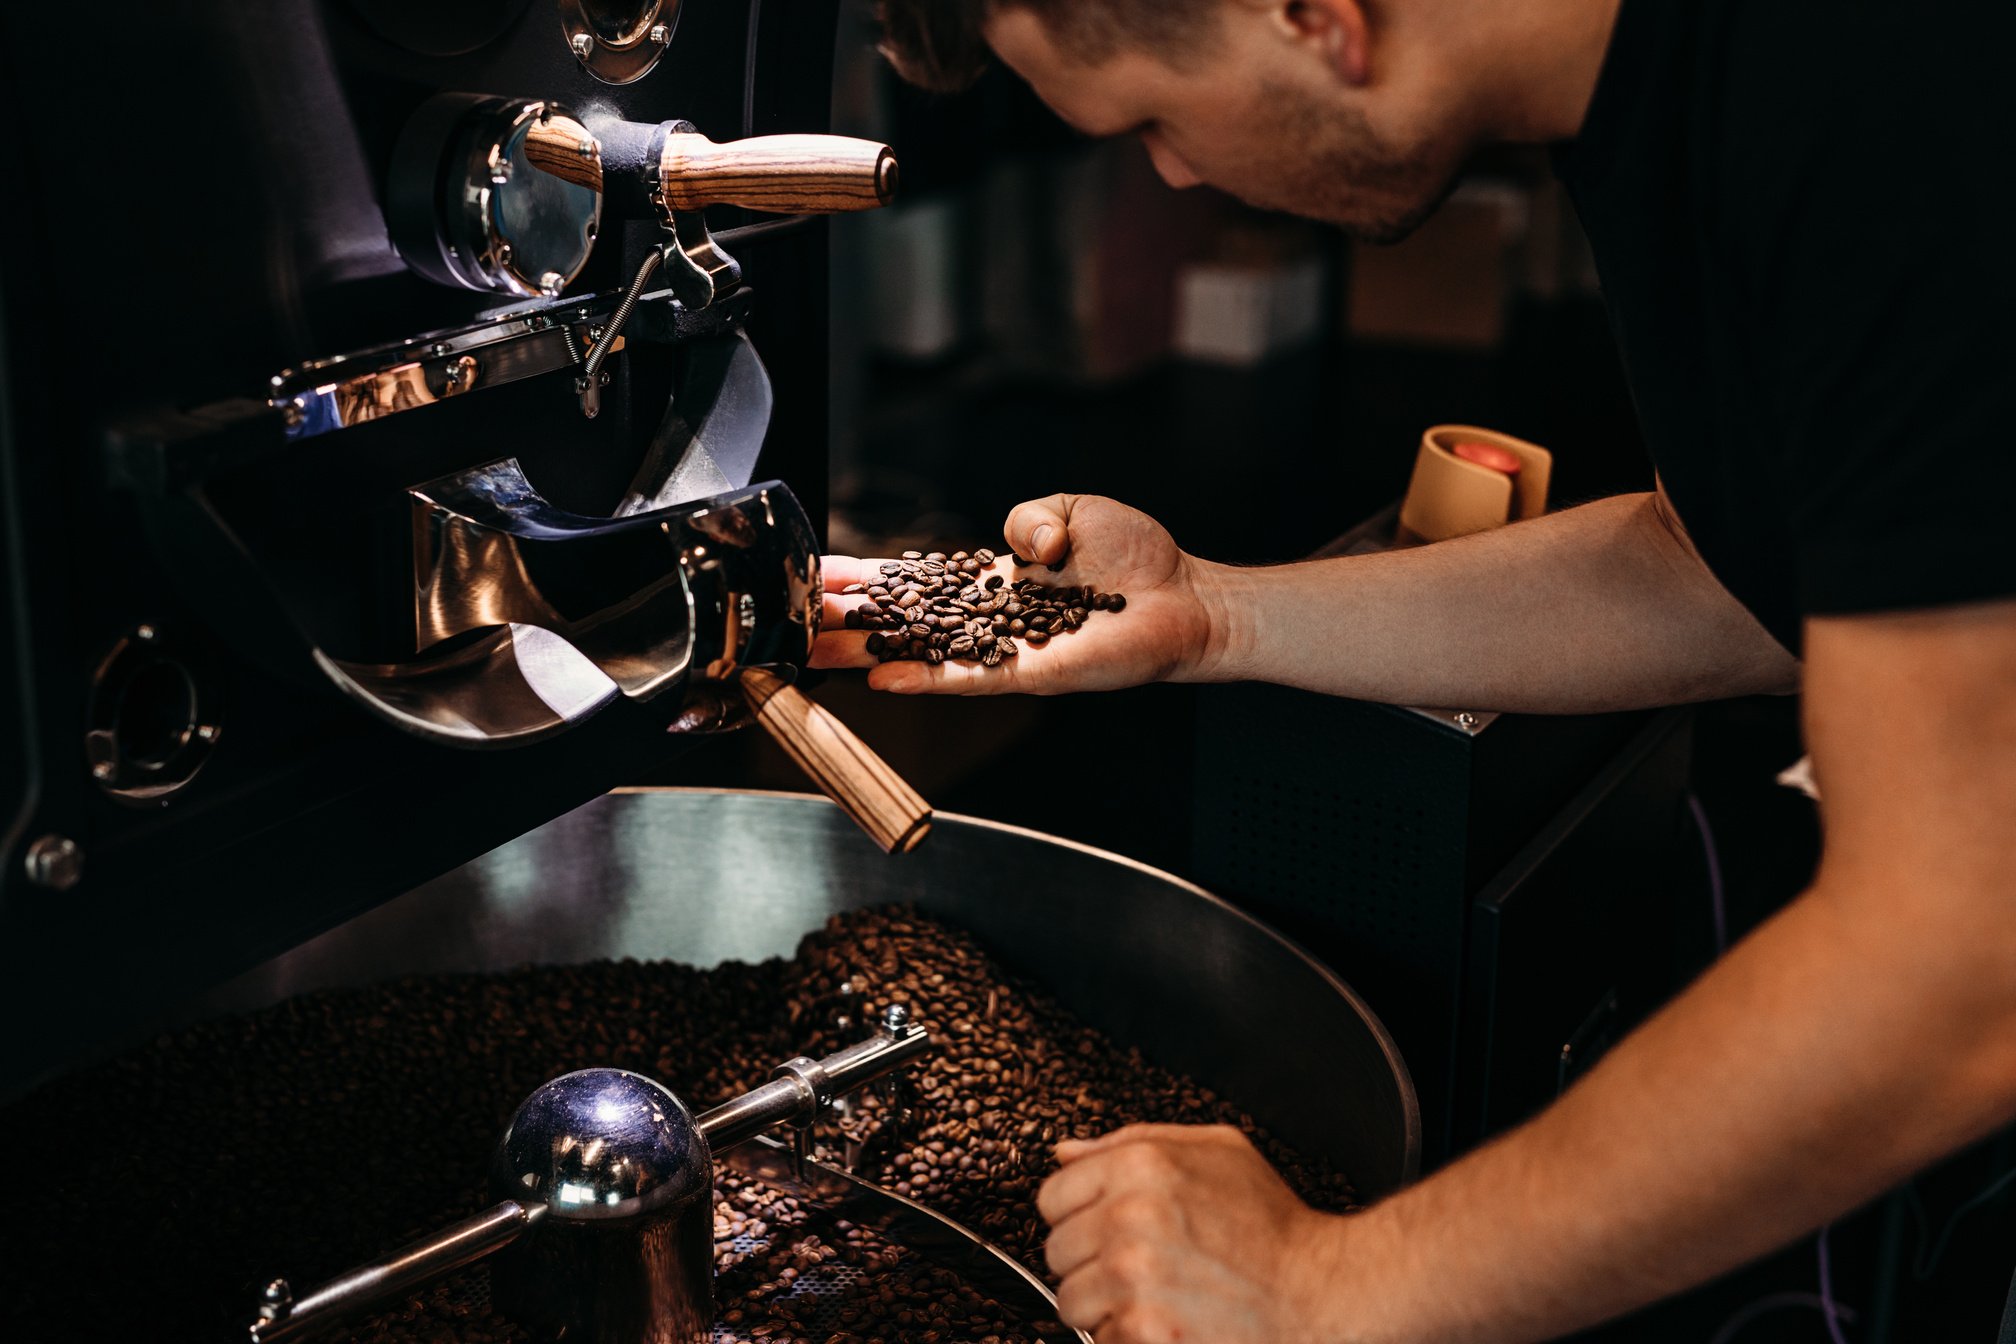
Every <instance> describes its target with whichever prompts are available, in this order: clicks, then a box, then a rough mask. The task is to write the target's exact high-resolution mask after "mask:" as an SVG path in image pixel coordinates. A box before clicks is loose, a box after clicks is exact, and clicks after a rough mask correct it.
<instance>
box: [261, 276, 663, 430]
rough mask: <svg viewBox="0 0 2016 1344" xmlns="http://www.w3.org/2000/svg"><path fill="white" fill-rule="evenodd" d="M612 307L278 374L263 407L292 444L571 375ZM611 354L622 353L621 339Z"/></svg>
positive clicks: (582, 308) (586, 303)
mask: <svg viewBox="0 0 2016 1344" xmlns="http://www.w3.org/2000/svg"><path fill="white" fill-rule="evenodd" d="M615 307H616V300H615V299H614V298H601V297H596V298H590V299H586V300H583V301H580V302H577V303H567V304H556V305H547V306H545V307H543V308H541V309H540V310H538V311H532V312H520V313H515V314H502V315H499V316H497V317H495V318H493V319H492V320H490V321H488V322H484V323H480V324H478V325H476V326H472V327H466V328H462V329H460V330H456V331H440V332H430V333H428V334H426V335H422V336H415V337H412V338H411V339H409V340H404V341H399V342H396V343H394V344H392V345H386V346H379V347H377V348H375V349H371V350H362V351H358V352H356V353H354V354H349V355H340V356H337V357H335V358H331V359H321V360H316V361H314V362H312V363H308V364H303V365H301V366H299V367H298V368H293V369H288V370H286V371H284V372H282V373H279V374H276V375H275V376H274V377H273V378H272V380H271V381H270V383H269V385H268V400H269V403H270V404H271V405H273V406H274V407H276V408H278V409H279V410H280V411H281V412H282V414H283V415H284V416H285V417H286V422H287V437H288V438H290V439H306V438H313V437H315V436H316V435H319V434H327V433H329V432H330V431H332V430H337V429H345V428H348V427H349V426H351V425H361V424H368V423H370V422H371V421H373V420H382V419H384V418H385V417H386V416H388V415H397V414H399V413H400V412H402V411H412V410H418V409H420V408H421V407H424V406H432V405H434V404H435V403H436V402H440V401H445V400H447V399H449V398H450V397H459V396H464V395H466V394H468V393H470V392H474V391H477V390H479V389H482V388H490V387H502V386H503V385H505V384H507V383H515V382H517V381H519V380H520V379H523V378H534V377H537V376H538V375H540V374H542V373H554V372H557V371H558V370H561V369H566V368H572V367H573V366H574V365H576V364H579V363H580V362H581V352H582V351H583V350H586V349H587V348H588V346H589V344H590V341H589V338H588V333H589V331H590V330H591V329H593V328H594V327H596V326H598V325H600V324H601V323H602V322H603V321H605V320H606V319H607V317H608V315H609V314H610V313H611V312H612V311H613V310H614V309H615ZM614 348H615V349H616V350H621V349H622V348H623V341H622V338H621V337H618V338H617V340H616V342H615V346H614Z"/></svg>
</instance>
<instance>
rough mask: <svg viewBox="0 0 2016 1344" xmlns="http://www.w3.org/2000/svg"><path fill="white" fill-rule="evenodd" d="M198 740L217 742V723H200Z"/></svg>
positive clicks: (197, 729) (197, 734) (197, 733)
mask: <svg viewBox="0 0 2016 1344" xmlns="http://www.w3.org/2000/svg"><path fill="white" fill-rule="evenodd" d="M196 740H197V741H199V742H215V741H216V740H217V725H216V724H214V723H204V724H198V725H197V728H196Z"/></svg>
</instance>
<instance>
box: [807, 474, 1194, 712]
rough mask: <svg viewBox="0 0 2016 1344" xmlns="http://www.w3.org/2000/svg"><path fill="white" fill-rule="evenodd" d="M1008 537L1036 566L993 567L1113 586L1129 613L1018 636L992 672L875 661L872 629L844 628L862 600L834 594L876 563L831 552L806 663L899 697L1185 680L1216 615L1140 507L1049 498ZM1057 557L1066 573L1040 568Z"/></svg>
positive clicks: (1005, 561) (1109, 589) (1186, 564)
mask: <svg viewBox="0 0 2016 1344" xmlns="http://www.w3.org/2000/svg"><path fill="white" fill-rule="evenodd" d="M1004 535H1005V538H1006V540H1007V543H1008V546H1009V548H1010V550H1011V551H1013V552H1014V553H1015V554H1018V555H1022V556H1026V557H1028V558H1030V559H1033V560H1036V561H1038V562H1039V564H1038V566H1037V567H1036V568H1033V569H1020V570H1018V569H1016V568H1015V566H1014V564H1013V562H1012V561H1011V560H1010V559H1009V558H1008V557H1007V556H1002V557H1001V558H999V559H997V560H996V561H995V563H994V565H993V567H992V568H991V569H990V571H989V572H990V573H999V574H1003V575H1006V576H1007V577H1009V578H1010V579H1016V578H1025V579H1026V578H1034V579H1036V580H1037V581H1038V582H1040V583H1042V584H1043V585H1044V586H1046V587H1052V586H1055V587H1073V588H1084V587H1090V588H1094V589H1097V590H1098V591H1099V592H1102V593H1119V594H1121V595H1123V596H1125V597H1126V599H1127V608H1126V610H1124V611H1118V612H1094V613H1093V614H1092V615H1091V617H1090V618H1089V619H1088V620H1087V621H1086V622H1085V624H1084V625H1083V626H1082V627H1080V628H1079V629H1078V630H1077V631H1075V632H1073V633H1071V634H1065V635H1059V636H1057V637H1056V638H1054V639H1052V640H1050V641H1049V642H1048V643H1047V644H1043V645H1041V646H1032V645H1029V644H1027V643H1024V644H1023V645H1022V651H1021V655H1020V656H1019V657H1016V658H1011V659H1008V660H1007V661H1005V662H1003V663H1002V664H1001V665H1000V666H998V667H983V666H981V665H979V664H977V663H955V662H947V663H943V664H940V665H937V666H932V665H930V664H926V663H911V662H895V663H882V664H879V665H878V664H877V662H876V659H875V656H874V655H873V654H870V653H869V652H868V649H867V640H868V636H867V635H866V634H865V633H864V632H861V631H858V630H846V629H843V628H842V622H843V621H844V619H845V616H846V612H847V610H848V608H850V607H854V606H860V605H863V604H865V603H866V602H867V600H868V599H866V598H863V597H858V596H844V595H842V593H841V590H842V589H843V588H846V587H848V586H849V585H851V584H855V583H869V582H874V581H876V580H877V579H878V578H879V576H880V572H881V570H880V566H881V564H882V563H883V562H882V561H880V560H871V559H856V558H854V557H851V556H828V557H826V560H825V576H826V609H825V620H824V622H823V628H824V630H825V631H826V633H823V634H821V635H820V636H819V642H818V645H817V647H816V648H815V649H814V650H813V654H812V665H813V666H814V667H868V668H873V669H874V670H873V671H872V672H870V673H869V675H868V684H869V685H870V686H872V687H874V688H875V689H877V690H883V691H893V692H896V693H898V694H913V695H914V694H940V695H998V694H1006V693H1010V692H1021V693H1024V694H1030V695H1059V694H1063V693H1066V692H1071V691H1110V690H1118V689H1120V688H1122V687H1126V686H1138V685H1141V684H1142V683H1144V682H1150V681H1165V680H1182V679H1184V678H1186V677H1187V676H1188V675H1190V674H1191V673H1193V672H1194V671H1195V669H1196V668H1197V667H1198V666H1199V665H1200V664H1201V662H1202V661H1203V659H1204V658H1205V656H1206V653H1207V651H1208V648H1209V645H1210V642H1211V641H1210V635H1211V621H1210V614H1209V608H1208V604H1207V602H1206V600H1205V598H1204V596H1203V593H1202V591H1201V590H1202V585H1201V584H1200V582H1199V579H1200V576H1201V572H1202V570H1203V569H1204V566H1203V565H1202V563H1201V562H1199V561H1198V560H1196V559H1194V558H1193V557H1191V556H1188V555H1186V554H1184V553H1183V551H1182V550H1181V549H1180V548H1178V547H1177V545H1176V542H1175V540H1174V539H1173V538H1172V537H1170V535H1169V533H1168V531H1167V530H1165V529H1164V528H1163V527H1162V525H1161V524H1160V523H1158V522H1156V521H1155V520H1154V519H1153V518H1150V517H1149V516H1148V515H1147V514H1145V513H1142V512H1141V511H1140V510H1138V509H1130V508H1128V507H1127V506H1126V505H1125V504H1121V503H1119V502H1117V501H1115V500H1111V499H1105V498H1102V497H1100V496H1098V495H1052V496H1050V497H1049V498H1047V499H1041V500H1034V501H1031V502H1030V503H1027V504H1023V505H1020V506H1019V507H1017V508H1016V509H1015V511H1014V512H1013V513H1011V514H1009V515H1008V524H1007V527H1006V528H1005V529H1004ZM1060 557H1061V558H1062V559H1063V562H1064V564H1063V568H1062V569H1060V570H1058V571H1057V572H1056V573H1052V572H1050V571H1049V570H1048V569H1047V568H1046V567H1045V566H1047V565H1050V564H1055V563H1057V561H1058V560H1059V559H1060Z"/></svg>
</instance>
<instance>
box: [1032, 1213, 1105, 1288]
mask: <svg viewBox="0 0 2016 1344" xmlns="http://www.w3.org/2000/svg"><path fill="white" fill-rule="evenodd" d="M1106 1241H1107V1229H1106V1228H1105V1227H1104V1226H1103V1224H1102V1220H1101V1219H1100V1218H1099V1217H1098V1216H1097V1215H1094V1214H1088V1215H1087V1216H1085V1217H1077V1218H1067V1219H1065V1220H1064V1222H1063V1223H1062V1224H1061V1225H1060V1226H1059V1227H1057V1228H1056V1229H1055V1230H1054V1231H1052V1232H1051V1233H1050V1238H1049V1240H1048V1241H1046V1242H1044V1243H1043V1258H1044V1259H1045V1260H1046V1261H1048V1262H1049V1264H1050V1272H1051V1273H1053V1274H1055V1275H1056V1276H1057V1277H1058V1278H1060V1279H1068V1278H1070V1277H1071V1275H1072V1274H1074V1273H1076V1272H1077V1271H1078V1270H1080V1269H1082V1268H1084V1267H1085V1266H1086V1265H1087V1264H1089V1263H1091V1262H1092V1261H1093V1260H1094V1259H1096V1258H1097V1257H1098V1255H1099V1249H1100V1247H1102V1246H1103V1245H1105V1244H1106Z"/></svg>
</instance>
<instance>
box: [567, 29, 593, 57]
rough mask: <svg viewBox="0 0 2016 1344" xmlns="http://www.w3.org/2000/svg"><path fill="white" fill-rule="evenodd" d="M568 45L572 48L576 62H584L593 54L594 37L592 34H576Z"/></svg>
mask: <svg viewBox="0 0 2016 1344" xmlns="http://www.w3.org/2000/svg"><path fill="white" fill-rule="evenodd" d="M568 45H569V46H571V47H573V48H574V56H575V58H576V59H577V60H582V61H585V60H587V59H588V58H589V57H590V56H593V55H594V54H595V37H594V35H593V34H592V33H576V34H574V40H573V41H572V42H570V43H568Z"/></svg>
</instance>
